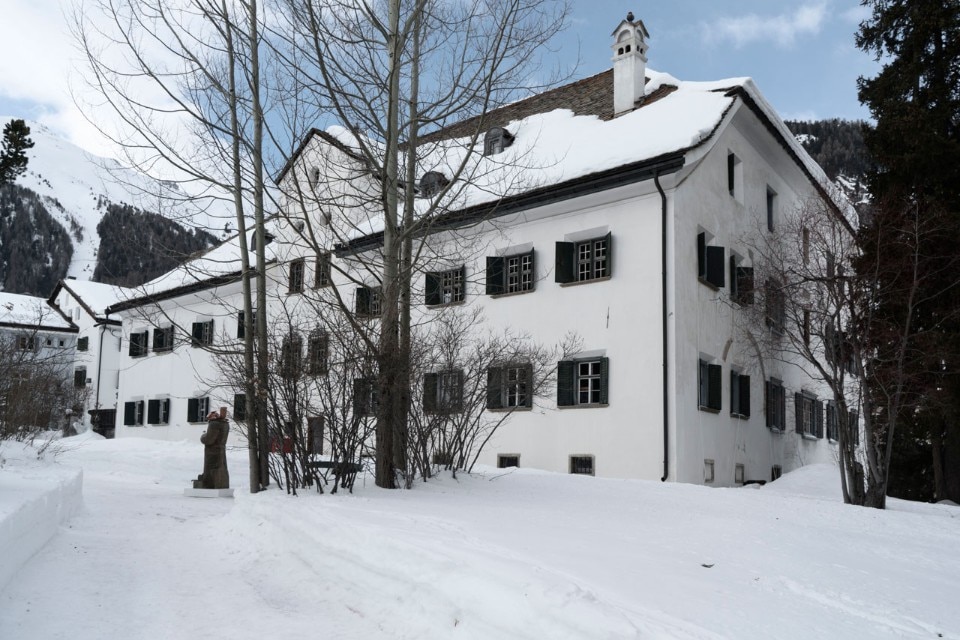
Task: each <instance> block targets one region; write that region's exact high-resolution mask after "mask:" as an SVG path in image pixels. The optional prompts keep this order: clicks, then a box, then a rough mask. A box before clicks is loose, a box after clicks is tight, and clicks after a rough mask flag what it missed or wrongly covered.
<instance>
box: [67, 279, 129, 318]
mask: <svg viewBox="0 0 960 640" xmlns="http://www.w3.org/2000/svg"><path fill="white" fill-rule="evenodd" d="M61 287H62V288H64V289H66V290H67V291H69V292H70V293H71V294H73V297H74V298H76V299H77V300H79V301H80V302H81V303H82V304H83V305H84V306H85V307H87V310H88V311H90V312H91V313H92V314H93V316H94V317H95V318H102V317H104V316H105V315H106V310H107V307H109V306H110V305H112V304H116V303H117V302H120V301H121V300H126V299H127V298H131V297H133V295H134V290H132V289H128V288H126V287H118V286H116V285H112V284H104V283H102V282H90V281H87V280H61V281H60V284H59V285H57V289H54V292H53V294H51V296H50V299H51V301H54V300H55V299H56V295H57V293H58V292H59V291H58V289H60V288H61Z"/></svg>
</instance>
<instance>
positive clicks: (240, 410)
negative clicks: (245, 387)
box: [233, 393, 247, 422]
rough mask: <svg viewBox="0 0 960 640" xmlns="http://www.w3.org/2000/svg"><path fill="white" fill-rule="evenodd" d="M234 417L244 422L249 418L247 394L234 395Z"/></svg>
mask: <svg viewBox="0 0 960 640" xmlns="http://www.w3.org/2000/svg"><path fill="white" fill-rule="evenodd" d="M233 419H234V420H237V421H239V422H243V421H244V420H246V419H247V395H246V394H245V393H238V394H236V395H234V396H233Z"/></svg>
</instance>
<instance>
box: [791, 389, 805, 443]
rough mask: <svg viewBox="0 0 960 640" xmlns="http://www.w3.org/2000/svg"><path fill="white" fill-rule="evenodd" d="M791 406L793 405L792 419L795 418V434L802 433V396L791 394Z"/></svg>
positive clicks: (800, 394)
mask: <svg viewBox="0 0 960 640" xmlns="http://www.w3.org/2000/svg"><path fill="white" fill-rule="evenodd" d="M793 404H794V411H793V412H794V417H795V418H796V424H795V425H794V428H795V429H796V431H797V433H800V434H802V433H803V394H802V393H794V394H793Z"/></svg>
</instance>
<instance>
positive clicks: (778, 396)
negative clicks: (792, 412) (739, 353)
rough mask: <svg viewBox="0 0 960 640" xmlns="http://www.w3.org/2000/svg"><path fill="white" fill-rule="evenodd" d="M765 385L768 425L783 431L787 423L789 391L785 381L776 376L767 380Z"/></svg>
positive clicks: (775, 429)
mask: <svg viewBox="0 0 960 640" xmlns="http://www.w3.org/2000/svg"><path fill="white" fill-rule="evenodd" d="M765 387H766V394H765V395H766V398H765V405H766V410H767V427H769V428H770V429H773V430H774V431H783V430H784V429H785V428H786V424H787V392H786V390H785V389H784V388H783V383H782V382H781V381H780V380H777V379H776V378H770V379H769V380H767V382H766V385H765Z"/></svg>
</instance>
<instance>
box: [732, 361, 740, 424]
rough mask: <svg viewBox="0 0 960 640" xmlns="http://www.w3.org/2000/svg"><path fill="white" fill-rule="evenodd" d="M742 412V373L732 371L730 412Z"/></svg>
mask: <svg viewBox="0 0 960 640" xmlns="http://www.w3.org/2000/svg"><path fill="white" fill-rule="evenodd" d="M739 412H740V375H739V374H738V373H737V372H736V371H731V372H730V413H731V415H732V414H735V413H739Z"/></svg>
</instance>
